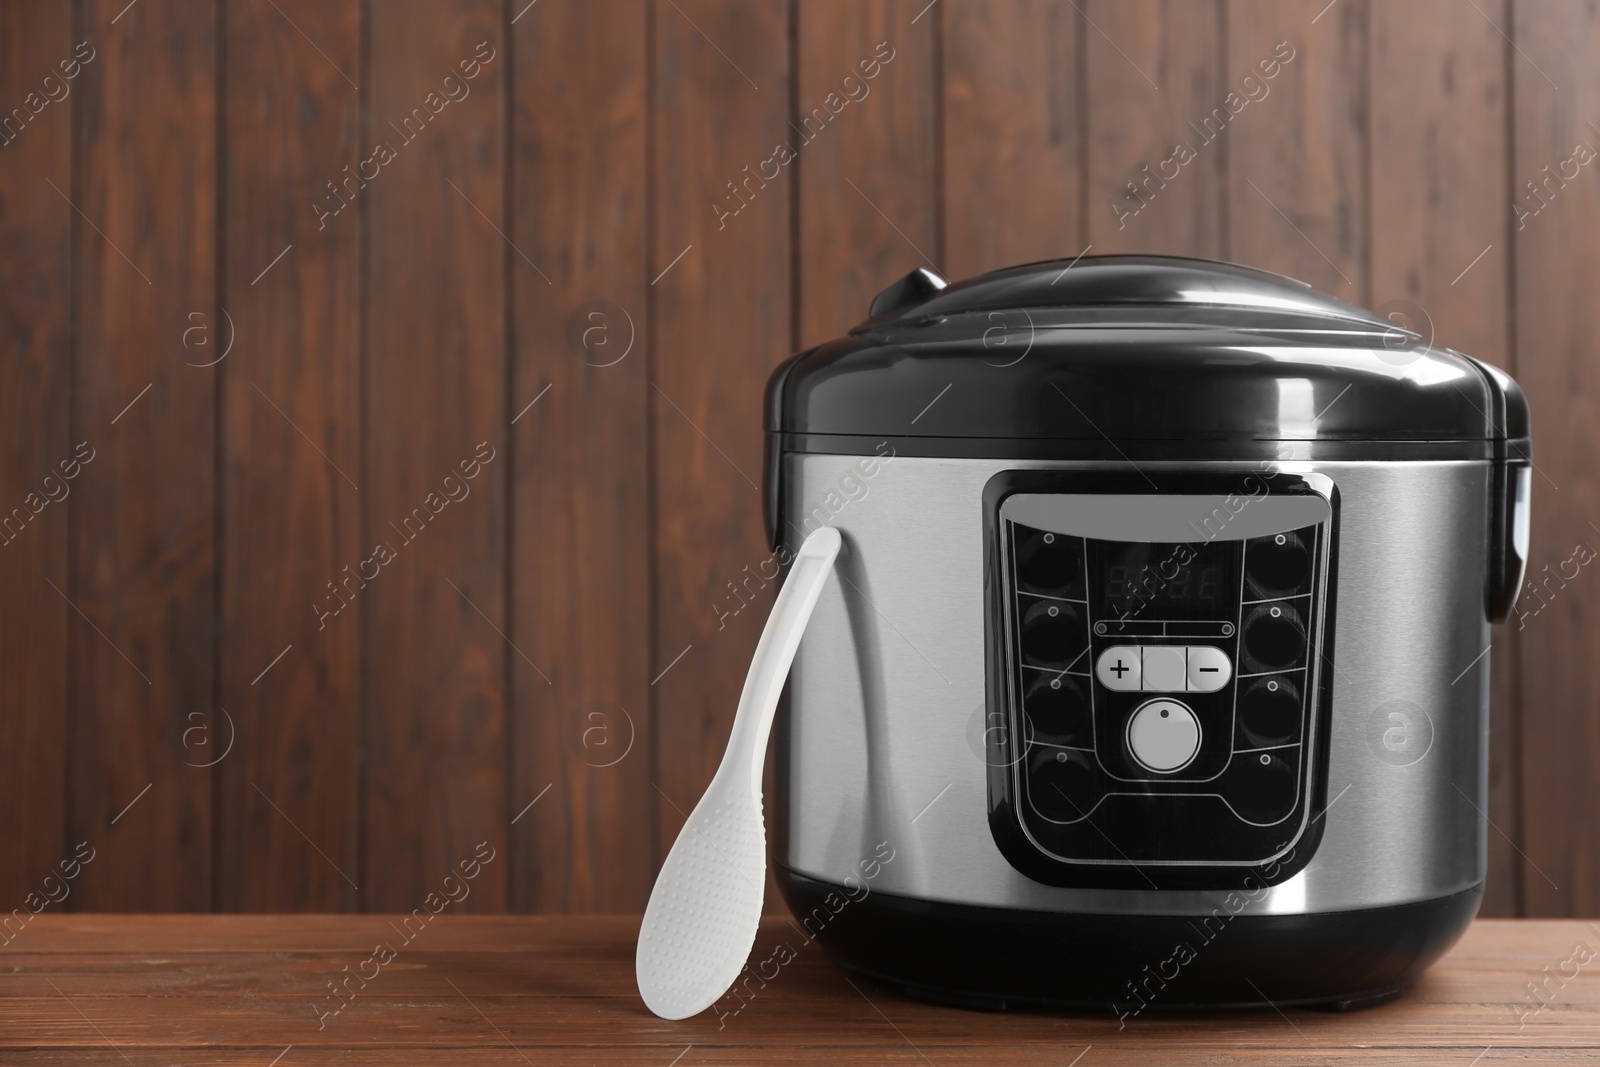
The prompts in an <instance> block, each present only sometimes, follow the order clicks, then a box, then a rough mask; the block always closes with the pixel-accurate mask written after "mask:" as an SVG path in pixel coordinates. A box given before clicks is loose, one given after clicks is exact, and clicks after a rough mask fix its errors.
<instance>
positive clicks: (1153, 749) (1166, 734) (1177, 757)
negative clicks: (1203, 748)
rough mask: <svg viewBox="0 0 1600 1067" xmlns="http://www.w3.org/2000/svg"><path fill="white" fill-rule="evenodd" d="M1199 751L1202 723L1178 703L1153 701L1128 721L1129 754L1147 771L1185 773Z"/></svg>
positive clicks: (1143, 706)
mask: <svg viewBox="0 0 1600 1067" xmlns="http://www.w3.org/2000/svg"><path fill="white" fill-rule="evenodd" d="M1199 751H1200V720H1198V719H1196V718H1195V717H1194V712H1192V711H1190V710H1189V708H1188V707H1187V706H1186V705H1184V704H1181V703H1179V702H1178V701H1176V700H1167V699H1161V700H1151V701H1148V702H1146V703H1144V704H1142V705H1140V706H1139V709H1138V710H1137V711H1135V712H1134V713H1133V717H1132V718H1130V719H1129V720H1128V752H1129V753H1130V754H1131V755H1132V756H1133V758H1134V760H1135V761H1136V762H1137V763H1138V764H1139V766H1141V767H1143V768H1144V769H1145V770H1149V771H1156V772H1158V773H1161V774H1170V773H1171V772H1173V771H1177V770H1182V769H1183V768H1184V767H1187V766H1188V765H1189V762H1190V761H1191V760H1193V759H1194V757H1195V754H1196V753H1197V752H1199Z"/></svg>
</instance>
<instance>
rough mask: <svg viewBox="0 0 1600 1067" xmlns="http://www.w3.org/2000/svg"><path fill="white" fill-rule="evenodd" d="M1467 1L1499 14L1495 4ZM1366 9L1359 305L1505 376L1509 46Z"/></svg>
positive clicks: (1499, 809) (1495, 690) (1505, 772)
mask: <svg viewBox="0 0 1600 1067" xmlns="http://www.w3.org/2000/svg"><path fill="white" fill-rule="evenodd" d="M1481 6H1483V10H1484V13H1485V14H1487V15H1491V16H1493V17H1494V18H1495V19H1496V20H1497V21H1499V22H1500V23H1501V24H1502V25H1503V24H1504V11H1503V9H1502V8H1501V7H1500V6H1499V5H1481ZM1370 17H1371V20H1372V26H1371V47H1372V59H1371V74H1370V83H1369V88H1368V92H1369V93H1370V97H1371V128H1370V131H1369V137H1370V140H1371V149H1370V151H1369V153H1368V156H1369V159H1370V161H1371V168H1372V173H1371V182H1370V184H1371V190H1372V236H1371V240H1372V305H1373V306H1374V307H1375V308H1376V309H1377V310H1378V311H1379V312H1380V313H1382V314H1385V315H1388V316H1390V317H1392V318H1393V320H1394V321H1395V322H1396V323H1397V324H1399V325H1402V326H1407V327H1409V328H1411V329H1415V330H1418V331H1419V332H1421V333H1422V334H1423V335H1424V336H1425V337H1427V338H1429V340H1430V341H1432V342H1434V343H1436V344H1439V345H1442V346H1448V347H1451V348H1455V349H1457V350H1459V351H1463V352H1466V353H1468V354H1470V355H1473V356H1476V357H1478V358H1479V359H1483V360H1486V361H1488V362H1490V363H1493V364H1495V365H1497V366H1499V367H1501V368H1503V369H1505V370H1506V371H1507V372H1509V373H1512V374H1515V373H1516V371H1517V368H1516V365H1515V362H1514V360H1513V358H1512V349H1511V336H1510V328H1511V316H1510V297H1511V292H1510V280H1511V275H1510V272H1511V242H1510V240H1509V229H1508V225H1507V214H1506V203H1507V201H1508V200H1509V198H1510V193H1509V190H1508V189H1507V180H1506V172H1505V168H1504V167H1496V166H1488V165H1485V161H1488V160H1502V159H1505V158H1506V153H1507V149H1508V146H1507V143H1506V137H1507V129H1508V123H1507V120H1508V114H1507V112H1508V109H1509V107H1510V102H1509V99H1508V91H1507V90H1508V86H1507V84H1506V55H1507V53H1508V52H1509V51H1510V48H1509V46H1508V44H1507V43H1506V41H1505V39H1504V38H1502V37H1501V36H1500V33H1499V30H1498V29H1497V28H1496V26H1495V25H1494V24H1492V23H1491V22H1490V21H1489V18H1486V17H1481V16H1480V15H1479V14H1478V13H1477V12H1473V11H1471V9H1470V8H1469V9H1467V10H1465V11H1463V9H1462V5H1460V4H1457V3H1452V2H1451V0H1425V2H1423V3H1408V4H1374V5H1372V7H1371V8H1370ZM1421 100H1425V101H1428V105H1429V106H1427V107H1418V106H1417V103H1416V102H1417V101H1421ZM1494 638H1495V643H1496V646H1497V647H1496V648H1495V650H1494V652H1493V654H1492V655H1491V657H1490V658H1491V663H1490V677H1491V687H1492V688H1491V692H1490V706H1491V709H1492V713H1491V716H1490V731H1491V736H1490V745H1489V798H1488V805H1487V808H1486V810H1487V813H1488V816H1489V818H1490V820H1491V821H1492V822H1493V824H1494V828H1493V829H1491V830H1490V832H1489V839H1488V840H1489V876H1488V882H1487V886H1486V888H1485V892H1484V902H1483V906H1482V908H1481V909H1480V913H1481V914H1483V915H1515V914H1517V911H1518V899H1517V894H1518V889H1519V881H1520V877H1519V876H1520V875H1521V873H1522V872H1521V870H1520V864H1521V860H1520V857H1518V856H1517V854H1516V850H1515V848H1514V847H1513V844H1512V839H1511V838H1510V837H1509V836H1508V835H1509V834H1510V833H1511V832H1512V831H1513V829H1514V827H1515V826H1516V822H1517V806H1518V798H1517V796H1516V774H1515V764H1516V751H1517V749H1516V733H1517V720H1516V690H1517V687H1516V674H1515V670H1516V655H1515V649H1514V644H1513V642H1514V640H1515V631H1514V629H1513V628H1505V627H1503V628H1499V629H1497V631H1496V633H1495V635H1494ZM1462 666H1463V668H1464V667H1465V666H1466V665H1465V664H1462Z"/></svg>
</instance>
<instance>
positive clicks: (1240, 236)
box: [1218, 0, 1368, 304]
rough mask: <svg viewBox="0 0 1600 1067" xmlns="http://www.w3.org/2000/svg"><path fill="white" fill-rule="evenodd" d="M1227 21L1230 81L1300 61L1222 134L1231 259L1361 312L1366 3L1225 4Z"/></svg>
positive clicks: (1275, 0)
mask: <svg viewBox="0 0 1600 1067" xmlns="http://www.w3.org/2000/svg"><path fill="white" fill-rule="evenodd" d="M1227 20H1228V39H1227V66H1226V67H1225V69H1226V70H1228V71H1229V72H1230V73H1229V75H1228V77H1229V78H1232V77H1234V76H1235V75H1234V74H1233V73H1232V72H1234V71H1238V72H1239V76H1242V75H1243V73H1244V72H1245V71H1248V70H1251V69H1256V68H1257V64H1259V63H1261V62H1263V61H1272V60H1274V59H1282V58H1283V57H1286V56H1288V55H1289V54H1290V53H1289V52H1288V51H1287V49H1293V59H1291V60H1289V61H1288V62H1286V63H1284V64H1283V69H1282V70H1281V71H1280V72H1279V74H1278V76H1277V77H1276V78H1275V79H1273V81H1272V95H1271V96H1269V97H1268V98H1267V99H1266V100H1263V101H1261V102H1260V103H1246V104H1244V106H1243V107H1242V108H1240V110H1239V113H1238V114H1236V115H1233V116H1232V117H1231V119H1230V120H1229V121H1228V123H1227V124H1226V126H1223V127H1222V129H1223V132H1222V134H1221V135H1220V136H1221V137H1223V138H1226V141H1227V148H1228V153H1229V155H1228V172H1229V174H1228V255H1229V258H1231V259H1234V260H1237V261H1238V262H1240V263H1248V264H1250V265H1251V266H1255V267H1264V268H1266V269H1267V270H1274V271H1278V272H1280V273H1283V274H1287V275H1289V276H1290V277H1293V278H1299V279H1300V280H1301V281H1305V282H1310V283H1311V284H1312V285H1314V286H1316V287H1317V288H1319V289H1322V290H1324V291H1326V292H1329V293H1332V294H1333V295H1335V296H1339V297H1343V298H1344V299H1346V300H1349V301H1351V302H1353V303H1357V304H1360V303H1364V302H1366V300H1367V291H1368V286H1367V270H1366V265H1367V238H1366V235H1367V195H1366V155H1365V152H1366V89H1365V86H1364V84H1363V79H1362V77H1361V72H1362V71H1364V70H1365V69H1366V59H1367V57H1366V36H1367V5H1366V3H1365V0H1341V2H1340V3H1337V4H1333V5H1329V4H1328V3H1327V0H1228V8H1227ZM1282 46H1287V47H1286V48H1284V49H1283V51H1282V53H1281V55H1279V53H1278V50H1279V49H1280V47H1282ZM1241 95H1242V94H1241ZM1223 106H1224V114H1226V113H1227V112H1228V111H1231V110H1233V109H1232V108H1230V107H1227V106H1226V105H1223ZM1218 122H1219V125H1220V119H1219V120H1218Z"/></svg>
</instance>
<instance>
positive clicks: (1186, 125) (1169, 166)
mask: <svg viewBox="0 0 1600 1067" xmlns="http://www.w3.org/2000/svg"><path fill="white" fill-rule="evenodd" d="M1084 16H1085V18H1086V19H1087V20H1088V23H1089V29H1088V32H1087V44H1086V47H1085V49H1084V55H1085V60H1086V63H1087V75H1086V76H1087V78H1088V82H1089V84H1090V85H1091V86H1093V87H1094V96H1093V100H1094V106H1093V107H1091V108H1089V109H1088V114H1087V123H1088V132H1087V143H1088V168H1089V181H1088V186H1089V189H1088V196H1089V210H1088V220H1089V234H1088V239H1089V241H1091V242H1093V244H1094V252H1095V254H1097V255H1103V254H1106V253H1112V252H1158V253H1163V254H1167V255H1186V256H1208V257H1211V258H1218V257H1220V256H1221V255H1222V250H1223V248H1224V247H1225V245H1224V241H1225V237H1226V232H1225V231H1226V216H1225V214H1224V207H1225V203H1226V199H1227V197H1226V186H1225V181H1226V175H1227V169H1226V161H1227V151H1228V147H1227V138H1226V137H1225V136H1217V135H1214V134H1213V133H1211V132H1210V130H1209V129H1208V128H1207V126H1206V119H1207V118H1208V117H1210V116H1211V115H1212V114H1213V111H1214V109H1215V108H1217V107H1223V108H1224V109H1226V97H1227V94H1228V93H1230V92H1238V93H1241V94H1245V98H1246V99H1249V100H1250V101H1251V103H1250V105H1249V106H1250V107H1258V106H1259V107H1261V108H1268V107H1271V106H1272V105H1273V103H1275V101H1273V100H1272V91H1273V87H1274V83H1275V81H1276V79H1267V78H1264V77H1263V76H1262V74H1261V72H1260V71H1259V70H1254V69H1252V68H1251V67H1250V66H1249V65H1246V64H1241V63H1239V62H1234V63H1233V64H1232V66H1230V67H1229V68H1228V69H1224V66H1223V64H1224V59H1225V57H1226V53H1225V52H1224V50H1223V48H1222V5H1221V4H1220V3H1210V2H1206V3H1193V2H1183V0H1177V2H1174V0H1138V2H1136V3H1131V4H1130V3H1126V2H1120V3H1119V2H1113V0H1099V2H1090V3H1086V4H1085V5H1084ZM1233 67H1237V68H1238V69H1237V70H1235V69H1233ZM1247 78H1248V79H1250V80H1249V81H1246V79H1247ZM1240 117H1241V118H1242V117H1243V116H1240Z"/></svg>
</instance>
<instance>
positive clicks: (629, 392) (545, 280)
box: [508, 0, 681, 911]
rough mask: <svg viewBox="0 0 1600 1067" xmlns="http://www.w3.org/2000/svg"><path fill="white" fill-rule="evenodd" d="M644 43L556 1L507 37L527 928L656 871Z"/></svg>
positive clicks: (629, 893) (515, 788)
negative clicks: (512, 69) (533, 920)
mask: <svg viewBox="0 0 1600 1067" xmlns="http://www.w3.org/2000/svg"><path fill="white" fill-rule="evenodd" d="M519 6H520V5H519ZM673 17H674V18H676V17H677V16H676V14H673ZM648 22H649V19H648V12H647V10H646V9H645V8H644V7H641V6H640V5H639V4H638V3H636V2H633V0H609V2H607V3H605V4H603V5H597V4H595V3H591V2H588V0H544V2H543V3H540V4H539V5H538V6H536V7H533V8H531V9H528V10H527V11H526V13H525V14H523V15H522V16H521V18H520V19H519V20H518V21H517V23H516V24H515V26H514V27H513V31H514V34H515V39H514V49H513V51H514V56H515V60H516V68H517V71H518V75H519V76H518V77H517V79H516V101H515V108H516V110H515V125H514V130H513V138H512V144H513V145H514V146H515V147H514V150H515V158H514V159H513V175H514V186H513V190H512V197H513V202H514V203H515V204H516V208H515V210H514V218H513V223H512V227H511V229H510V233H511V234H512V236H513V239H514V242H515V244H516V246H517V248H518V249H521V250H522V252H518V253H513V254H512V255H511V257H510V258H509V259H508V269H509V270H510V272H511V284H512V292H513V294H514V295H513V308H514V311H513V315H514V336H515V359H516V365H515V375H514V378H513V388H512V401H511V407H512V409H513V410H512V414H511V418H513V419H515V420H516V423H515V425H514V426H513V427H512V441H513V449H512V463H513V465H514V479H515V482H514V485H513V489H512V501H513V505H514V512H515V513H514V516H513V519H512V530H513V536H512V541H511V545H510V567H511V574H512V589H513V594H514V595H513V597H512V603H513V605H514V609H513V615H512V623H513V625H512V630H511V633H512V635H513V638H514V639H515V640H516V641H517V643H518V646H519V648H520V649H521V653H526V655H527V657H528V658H527V659H524V658H523V656H522V654H521V653H518V654H514V655H513V656H512V657H511V661H510V662H511V678H512V690H511V693H512V701H511V707H512V709H513V710H512V738H513V752H514V763H513V770H512V779H511V783H512V789H511V809H512V812H513V817H514V818H516V817H517V816H518V815H520V818H518V819H517V823H516V826H515V827H514V828H513V831H512V833H513V837H512V845H513V847H512V854H513V856H514V857H515V858H514V859H513V860H512V863H513V864H514V866H513V868H512V872H511V877H512V887H513V888H512V906H513V907H515V908H517V909H518V910H525V911H626V910H634V909H640V908H642V907H643V906H644V903H645V900H646V899H647V898H648V895H649V891H650V884H651V876H652V874H653V872H654V864H653V855H654V832H655V826H654V814H655V804H656V797H657V795H656V792H655V790H654V789H652V788H651V786H650V756H651V751H652V746H653V744H654V736H653V734H652V733H651V730H650V726H651V716H650V679H651V678H652V677H654V676H655V672H653V671H651V669H650V664H651V649H650V612H649V606H650V523H651V517H650V490H649V478H650V423H649V411H650V407H651V404H652V399H651V398H652V394H653V390H652V389H651V387H650V369H649V361H650V353H649V327H650V319H649V315H648V309H649V298H648V297H647V295H646V293H647V290H648V288H649V281H650V278H651V277H653V276H654V275H647V274H646V268H647V266H648V264H647V262H646V248H647V244H646V236H647V235H646V226H645V214H646V207H647V204H648V200H649V190H648V185H647V170H646V112H647V106H648V97H647V90H648V86H647V82H646V70H647V64H646V50H647V48H648V41H647V29H648ZM523 252H525V253H526V254H527V257H528V258H527V260H524V259H523V258H522V253H523ZM533 264H537V265H538V267H537V269H535V267H534V266H533ZM680 266H681V264H680ZM527 405H533V406H532V407H528V406H527ZM547 788H548V789H549V792H548V793H545V792H544V791H545V790H546V789H547ZM536 798H537V803H536V804H535V805H534V807H532V808H531V809H527V811H526V814H521V813H522V812H523V810H524V806H525V805H527V804H530V803H534V801H535V799H536Z"/></svg>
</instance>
